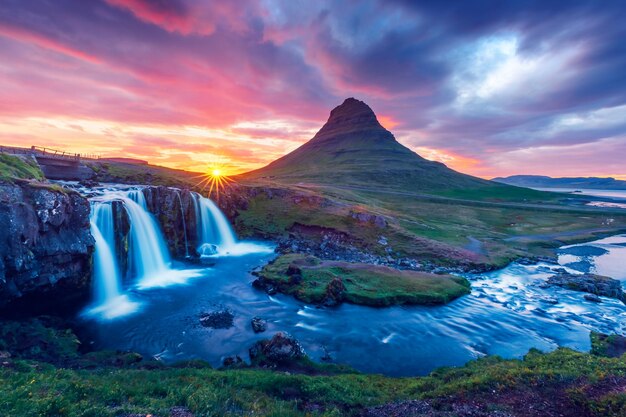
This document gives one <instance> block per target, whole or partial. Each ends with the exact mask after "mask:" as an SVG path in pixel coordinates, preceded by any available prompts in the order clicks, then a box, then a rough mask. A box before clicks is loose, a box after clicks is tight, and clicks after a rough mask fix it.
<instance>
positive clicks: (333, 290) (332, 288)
mask: <svg viewBox="0 0 626 417" xmlns="http://www.w3.org/2000/svg"><path fill="white" fill-rule="evenodd" d="M345 295H346V286H345V285H344V284H343V281H342V280H341V278H339V277H335V278H333V280H332V281H330V282H329V283H328V285H327V286H326V292H325V294H324V300H323V301H322V304H323V305H325V306H328V307H333V306H337V305H339V304H341V303H342V302H343V300H344V299H345Z"/></svg>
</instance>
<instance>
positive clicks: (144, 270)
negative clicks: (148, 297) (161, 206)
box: [119, 192, 171, 286]
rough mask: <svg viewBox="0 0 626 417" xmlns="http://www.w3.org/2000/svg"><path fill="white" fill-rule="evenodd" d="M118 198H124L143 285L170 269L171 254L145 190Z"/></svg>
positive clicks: (132, 254)
mask: <svg viewBox="0 0 626 417" xmlns="http://www.w3.org/2000/svg"><path fill="white" fill-rule="evenodd" d="M137 196H141V198H138V197H137ZM119 198H120V199H121V200H122V201H123V202H124V208H125V209H126V212H127V213H128V217H129V220H130V252H129V255H130V260H131V265H132V268H133V270H134V272H135V274H136V276H137V283H138V284H139V285H140V286H142V285H144V284H145V283H146V282H147V281H149V280H152V279H154V278H155V277H158V276H161V275H163V274H165V273H167V272H168V270H169V269H170V263H171V260H170V254H169V252H168V250H167V245H166V244H165V239H164V238H163V234H162V233H161V231H160V229H159V226H158V225H157V222H156V220H155V219H154V217H153V216H152V214H150V212H149V211H147V210H146V204H145V201H146V200H145V198H144V196H143V193H141V192H139V193H136V192H131V193H129V196H128V197H119ZM137 201H138V202H137Z"/></svg>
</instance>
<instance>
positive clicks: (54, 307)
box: [0, 182, 94, 314]
mask: <svg viewBox="0 0 626 417" xmlns="http://www.w3.org/2000/svg"><path fill="white" fill-rule="evenodd" d="M89 211H90V208H89V202H88V201H87V199H85V198H84V197H81V196H80V195H79V194H78V193H75V192H69V191H61V190H60V189H56V188H55V187H50V186H47V185H42V184H39V183H28V182H20V183H18V184H7V183H0V310H4V312H5V313H6V314H15V313H18V312H20V311H21V312H22V313H30V314H35V313H40V312H60V311H61V310H64V311H71V310H76V309H78V308H80V307H81V306H82V304H83V303H84V302H85V301H87V299H88V298H89V296H90V294H91V255H92V252H93V244H94V241H93V238H92V236H91V234H90V227H89Z"/></svg>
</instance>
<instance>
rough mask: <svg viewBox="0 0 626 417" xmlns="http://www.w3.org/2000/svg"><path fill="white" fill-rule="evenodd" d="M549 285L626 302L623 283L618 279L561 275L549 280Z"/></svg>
mask: <svg viewBox="0 0 626 417" xmlns="http://www.w3.org/2000/svg"><path fill="white" fill-rule="evenodd" d="M547 282H548V284H550V285H556V286H558V287H563V288H567V289H570V290H574V291H582V292H586V293H590V294H595V295H599V296H602V297H610V298H616V299H618V300H620V301H622V302H624V301H625V300H626V296H625V294H624V290H623V289H622V283H621V282H620V281H618V280H616V279H613V278H609V277H605V276H602V275H594V274H569V273H561V274H557V275H553V276H551V277H550V278H548V281H547Z"/></svg>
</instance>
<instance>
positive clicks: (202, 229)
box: [191, 193, 272, 257]
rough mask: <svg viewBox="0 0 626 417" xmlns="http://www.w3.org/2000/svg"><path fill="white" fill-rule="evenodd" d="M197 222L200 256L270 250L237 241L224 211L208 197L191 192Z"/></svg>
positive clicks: (262, 246)
mask: <svg viewBox="0 0 626 417" xmlns="http://www.w3.org/2000/svg"><path fill="white" fill-rule="evenodd" d="M191 195H192V198H193V204H194V208H195V212H196V219H197V224H198V237H199V239H198V240H199V245H198V253H200V256H203V257H206V256H214V255H245V254H249V253H262V252H271V251H272V249H271V248H270V247H269V246H264V245H258V244H254V243H244V242H238V241H237V237H236V236H235V232H234V231H233V228H232V227H231V225H230V223H229V222H228V219H227V218H226V216H224V213H222V211H221V210H220V209H219V207H217V205H216V204H215V203H214V202H213V201H211V200H210V199H208V198H206V197H203V196H201V195H200V194H198V193H192V194H191Z"/></svg>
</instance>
